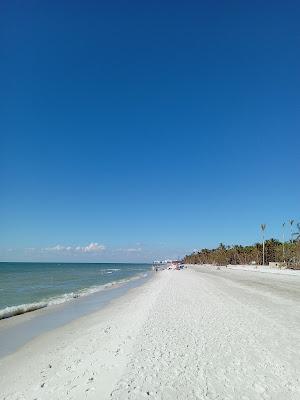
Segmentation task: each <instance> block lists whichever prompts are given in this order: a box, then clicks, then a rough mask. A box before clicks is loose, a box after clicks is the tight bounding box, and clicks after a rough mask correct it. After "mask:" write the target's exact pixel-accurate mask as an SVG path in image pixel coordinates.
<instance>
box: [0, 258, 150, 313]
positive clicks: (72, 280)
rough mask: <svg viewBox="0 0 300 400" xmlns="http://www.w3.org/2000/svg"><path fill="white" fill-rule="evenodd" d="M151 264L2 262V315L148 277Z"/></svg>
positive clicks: (0, 298)
mask: <svg viewBox="0 0 300 400" xmlns="http://www.w3.org/2000/svg"><path fill="white" fill-rule="evenodd" d="M149 270H150V265H149V264H126V263H122V264H111V263H109V264H104V263H98V264H97V263H12V262H2V263H0V319H2V318H8V317H11V316H14V315H17V314H22V313H25V312H28V311H33V310H36V309H38V308H43V307H47V306H49V305H52V304H60V303H63V302H66V301H70V300H72V299H74V298H77V297H82V296H87V295H89V294H92V293H95V292H98V291H102V290H105V289H107V288H110V287H115V286H116V285H120V284H122V283H126V282H129V281H131V280H135V279H139V278H142V277H145V275H146V274H147V273H148V271H149Z"/></svg>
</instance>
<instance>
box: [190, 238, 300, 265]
mask: <svg viewBox="0 0 300 400" xmlns="http://www.w3.org/2000/svg"><path fill="white" fill-rule="evenodd" d="M284 250H285V251H284V257H285V260H283V243H282V242H280V241H279V240H277V239H269V240H266V241H265V263H266V264H268V263H269V262H283V261H286V262H287V263H288V264H289V265H294V264H298V263H299V261H300V244H299V243H298V242H296V241H293V242H291V241H290V242H285V243H284ZM183 262H184V263H186V264H214V265H228V264H232V265H236V264H251V263H256V264H261V263H262V244H261V243H255V244H253V245H251V246H240V245H234V246H225V245H224V244H223V243H220V245H219V246H218V247H217V248H216V249H211V250H209V249H202V250H200V251H198V252H194V253H192V254H190V255H187V256H185V257H184V260H183Z"/></svg>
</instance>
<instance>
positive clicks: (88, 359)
mask: <svg viewBox="0 0 300 400" xmlns="http://www.w3.org/2000/svg"><path fill="white" fill-rule="evenodd" d="M299 311H300V277H299V276H291V275H289V276H287V275H280V274H254V273H253V272H252V271H241V270H236V271H232V270H228V269H227V270H226V269H225V268H224V270H208V268H199V267H198V268H197V269H195V270H194V269H192V268H189V269H187V270H180V271H173V270H170V271H169V270H165V271H161V272H158V273H156V274H153V277H152V278H151V279H149V280H148V281H147V282H145V284H144V285H141V286H138V287H135V288H132V289H131V290H128V291H127V293H126V294H124V295H123V296H121V297H118V298H116V299H114V300H113V301H111V302H110V303H109V304H107V306H105V307H104V308H103V309H101V310H99V311H96V312H94V313H91V314H88V315H85V316H83V317H81V318H79V319H76V320H73V321H72V322H70V323H68V324H66V325H64V326H61V327H59V328H57V329H54V330H52V331H49V332H46V333H44V334H42V335H40V336H38V337H36V338H35V339H33V340H32V341H30V342H28V343H27V344H26V345H25V346H23V347H22V348H20V349H19V350H17V351H16V352H15V353H13V354H11V355H9V356H7V357H5V358H2V359H0V385H1V389H2V393H3V398H5V399H7V400H16V399H20V398H24V399H31V398H32V399H35V398H36V399H39V400H46V399H47V400H50V399H51V400H59V399H66V400H71V399H72V400H81V399H84V398H86V399H89V400H93V399H95V400H96V399H99V398H101V399H116V400H119V399H124V400H125V399H128V400H139V399H142V398H150V399H151V398H152V399H161V400H182V399H189V400H196V399H197V400H199V399H201V400H202V399H203V400H204V399H213V398H217V397H219V398H226V399H235V398H245V399H246V398H247V399H251V400H262V399H272V400H273V399H282V398H285V399H286V400H296V399H298V398H299V395H300V382H299V376H300V365H299V360H298V354H299V352H300V334H299V332H300V329H299V327H300V319H299V315H300V314H299ZM283 349H284V351H283Z"/></svg>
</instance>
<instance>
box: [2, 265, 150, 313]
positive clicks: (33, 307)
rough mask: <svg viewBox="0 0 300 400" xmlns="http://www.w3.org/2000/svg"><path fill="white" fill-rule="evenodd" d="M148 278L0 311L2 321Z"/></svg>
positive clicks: (136, 277) (114, 283) (121, 282)
mask: <svg viewBox="0 0 300 400" xmlns="http://www.w3.org/2000/svg"><path fill="white" fill-rule="evenodd" d="M147 276H148V274H147V273H144V274H139V275H135V276H133V277H131V278H128V279H120V280H118V281H113V282H109V283H106V284H104V285H98V286H92V287H89V288H85V289H80V290H79V291H78V292H69V293H64V294H62V295H60V296H57V297H52V298H50V299H48V300H44V301H41V302H36V303H28V304H20V305H17V306H10V307H5V308H3V309H2V310H0V320H1V319H5V318H10V317H14V316H16V315H20V314H25V313H27V312H31V311H36V310H39V309H40V308H45V307H48V306H53V305H58V304H62V303H66V302H68V301H71V300H74V299H77V298H79V297H84V296H88V295H90V294H93V293H97V292H101V291H102V290H105V289H109V288H112V287H113V286H120V285H124V284H125V283H128V282H131V281H134V280H137V279H141V278H146V277H147Z"/></svg>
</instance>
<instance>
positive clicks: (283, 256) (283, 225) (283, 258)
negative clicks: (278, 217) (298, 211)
mask: <svg viewBox="0 0 300 400" xmlns="http://www.w3.org/2000/svg"><path fill="white" fill-rule="evenodd" d="M284 227H285V222H284V223H283V224H282V239H283V240H282V260H283V262H285V255H284Z"/></svg>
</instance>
